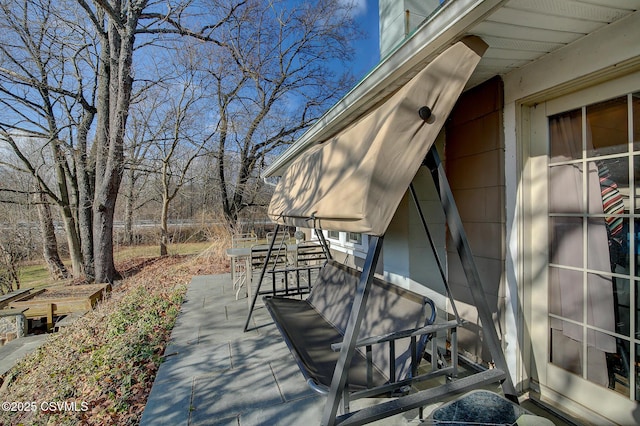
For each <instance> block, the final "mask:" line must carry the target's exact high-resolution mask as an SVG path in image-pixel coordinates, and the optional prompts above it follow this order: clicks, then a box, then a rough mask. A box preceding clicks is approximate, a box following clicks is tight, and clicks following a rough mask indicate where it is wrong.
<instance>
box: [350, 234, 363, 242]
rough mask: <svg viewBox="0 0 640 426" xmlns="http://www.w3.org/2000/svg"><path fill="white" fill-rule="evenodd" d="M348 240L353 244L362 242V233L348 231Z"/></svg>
mask: <svg viewBox="0 0 640 426" xmlns="http://www.w3.org/2000/svg"><path fill="white" fill-rule="evenodd" d="M349 242H351V243H355V244H362V234H358V233H356V232H349Z"/></svg>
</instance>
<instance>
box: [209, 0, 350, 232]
mask: <svg viewBox="0 0 640 426" xmlns="http://www.w3.org/2000/svg"><path fill="white" fill-rule="evenodd" d="M351 12H352V11H351V9H350V6H349V5H348V2H344V1H340V0H320V1H316V2H313V4H311V3H306V2H305V3H296V4H295V5H294V4H292V3H291V2H260V1H252V2H247V4H246V5H245V7H243V8H242V9H241V10H239V11H238V12H237V13H236V14H235V15H234V16H233V17H232V19H230V20H229V21H228V22H227V23H225V25H226V27H225V28H226V31H224V33H223V34H224V39H223V43H221V44H220V45H210V46H207V49H208V51H207V53H206V56H205V57H206V58H208V62H206V63H205V66H206V68H205V71H206V72H207V73H208V75H209V76H210V78H211V79H212V80H213V81H214V86H213V87H214V88H213V90H212V92H213V93H212V96H213V97H214V98H215V106H216V107H217V110H216V111H215V114H216V115H217V125H216V127H215V129H214V131H213V134H214V135H215V139H216V144H217V146H216V148H215V152H214V155H215V157H216V160H217V171H216V173H217V177H218V180H217V182H218V190H219V192H220V196H221V199H222V210H223V212H224V215H225V217H226V219H227V221H228V222H229V223H230V224H232V225H233V224H235V222H236V221H237V219H238V214H239V213H240V212H241V211H242V210H243V209H245V208H246V207H249V206H252V205H255V201H256V198H255V197H256V189H257V188H259V187H260V183H258V182H257V179H258V174H259V171H260V169H261V168H262V167H263V166H264V165H265V162H266V161H267V160H268V159H269V157H270V156H271V155H274V153H276V152H278V150H279V149H281V148H282V147H283V146H285V145H287V144H289V143H291V142H292V141H293V140H294V139H295V138H296V137H297V136H299V135H300V133H301V132H302V131H303V130H305V129H306V128H307V127H308V126H309V125H310V124H311V123H313V122H314V121H315V120H316V119H317V118H318V117H319V116H320V115H321V114H322V113H323V112H324V110H325V109H326V108H327V107H328V106H329V105H330V104H331V103H332V102H334V101H335V100H336V99H337V98H338V97H339V96H341V95H342V94H343V93H344V92H345V91H346V89H347V88H348V87H349V86H350V85H351V84H352V80H351V78H350V76H349V75H348V74H336V72H335V62H337V61H344V60H348V59H349V58H350V56H351V54H352V52H351V48H350V42H351V40H353V38H354V37H357V36H358V32H357V27H356V25H355V24H354V22H353V20H352V13H351ZM332 62H333V65H334V67H333V68H332V67H331V65H332Z"/></svg>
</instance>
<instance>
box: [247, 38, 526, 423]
mask: <svg viewBox="0 0 640 426" xmlns="http://www.w3.org/2000/svg"><path fill="white" fill-rule="evenodd" d="M486 48H487V45H486V44H485V43H484V42H483V41H482V40H481V39H479V38H478V37H466V38H464V39H462V40H460V41H459V42H457V43H455V44H454V45H452V46H451V47H449V48H448V49H447V50H446V51H444V52H442V53H440V54H439V55H438V56H437V57H436V58H435V59H434V60H433V61H432V62H430V63H429V64H428V65H427V66H426V67H425V68H424V69H423V70H422V71H420V72H419V73H418V74H417V75H416V76H415V77H413V78H412V79H411V80H410V81H409V82H408V83H406V84H405V86H404V87H402V88H401V89H400V90H399V91H397V92H396V93H395V94H393V95H392V96H391V97H389V98H388V99H387V100H386V101H385V102H384V103H383V104H381V105H380V106H378V107H377V108H376V109H375V110H374V111H373V112H371V113H370V114H368V115H366V116H365V117H364V118H362V119H360V120H359V121H357V122H356V123H354V124H353V125H351V126H350V127H348V128H347V129H345V130H344V131H342V132H341V133H340V134H338V135H337V136H335V137H333V138H332V139H330V140H328V141H326V142H324V143H322V144H318V145H316V146H314V147H312V148H311V149H309V150H308V151H307V152H306V153H305V154H303V155H302V156H300V157H299V158H298V159H297V160H296V161H294V162H293V163H292V164H291V165H290V166H289V167H288V169H287V170H286V172H285V174H284V175H283V176H282V178H281V180H280V182H279V184H278V186H277V188H276V190H275V193H274V195H273V198H272V200H271V204H270V207H269V215H270V217H271V218H272V220H274V222H276V223H277V227H276V232H278V231H279V230H280V229H281V227H282V226H285V225H286V226H297V227H305V228H310V227H312V228H314V229H316V234H317V235H318V236H321V235H322V232H321V231H322V230H323V229H325V230H338V231H347V232H354V233H362V234H367V235H369V249H368V253H367V256H366V259H365V262H364V265H363V268H362V271H356V270H354V269H352V268H349V267H347V266H345V265H341V264H338V263H337V262H335V261H334V260H332V259H330V255H328V260H327V261H326V263H325V264H324V266H322V268H321V270H320V272H319V273H318V276H317V278H316V280H315V283H314V284H313V287H311V285H309V287H310V288H309V295H308V297H307V298H306V299H302V298H301V297H300V295H296V296H295V297H292V296H291V295H282V294H276V292H275V289H274V291H273V293H272V294H265V292H264V291H262V290H261V286H262V281H263V278H264V276H265V274H266V272H267V270H268V267H269V266H268V265H269V261H268V256H267V260H265V262H264V265H263V268H262V271H261V277H260V280H259V282H258V285H257V290H256V291H255V293H254V294H253V300H252V304H251V309H250V312H249V315H248V318H247V322H246V325H245V330H247V328H248V325H249V322H250V319H251V316H252V313H253V309H254V308H255V305H256V300H257V298H258V297H259V296H260V295H262V296H265V297H263V300H264V303H265V305H266V307H267V309H268V310H269V313H270V314H271V316H272V318H273V320H274V322H275V324H276V326H277V327H278V329H279V331H280V332H281V334H282V335H283V338H284V340H285V342H286V343H287V345H288V346H289V349H290V350H291V352H292V354H293V355H294V358H295V359H296V361H297V362H298V366H299V367H300V370H301V372H302V374H303V375H304V377H305V379H306V380H307V382H308V383H309V385H310V386H311V387H312V388H313V389H314V390H316V391H318V392H320V393H323V394H326V395H327V403H326V405H325V408H324V412H323V417H322V420H321V424H322V425H356V424H366V423H369V422H372V421H375V420H379V419H382V418H386V417H389V416H392V415H395V414H399V413H402V412H405V411H408V410H411V409H415V408H421V407H423V406H425V405H427V404H431V403H434V402H438V401H442V400H443V399H444V398H447V397H450V396H452V395H456V394H460V393H464V392H467V391H470V390H473V389H477V388H479V387H482V386H485V385H487V384H490V383H496V382H499V383H501V385H502V389H503V393H504V395H505V396H506V398H508V399H509V400H511V401H513V402H515V403H517V397H516V392H515V389H514V386H513V383H512V382H511V377H510V375H509V373H508V369H507V364H506V360H505V357H504V354H503V352H502V350H501V347H500V341H499V337H498V334H497V332H496V329H495V326H494V324H493V319H492V316H491V310H490V308H489V305H488V303H487V301H486V299H485V296H484V293H483V289H482V284H481V282H480V276H479V273H478V270H477V267H476V265H475V262H474V259H473V256H472V253H471V249H470V247H469V242H468V240H467V237H466V234H465V231H464V228H463V226H462V221H461V218H460V215H459V212H458V210H457V207H456V205H455V201H454V199H453V195H452V192H451V188H450V187H449V184H448V181H447V178H446V175H445V173H444V169H443V167H442V163H441V161H440V158H439V156H438V152H437V150H436V148H435V145H434V141H435V139H436V137H437V135H438V133H439V132H440V130H441V128H442V126H443V125H444V122H445V119H446V118H447V116H448V115H449V113H450V111H451V109H452V108H453V106H454V104H455V102H456V100H457V99H458V97H459V95H460V93H461V92H462V90H463V88H464V86H465V84H466V83H467V81H468V79H469V77H470V76H471V74H472V73H473V71H474V69H475V67H476V65H477V64H478V62H479V61H480V58H481V56H482V54H483V53H484V51H485V50H486ZM421 166H425V167H427V168H428V169H429V172H430V174H431V176H432V178H433V180H434V183H435V184H436V188H437V191H438V195H439V197H440V201H441V204H442V207H443V210H444V213H445V216H446V220H447V224H448V226H449V231H450V234H451V238H452V241H453V242H454V244H455V246H456V248H457V251H458V254H459V256H460V260H461V263H462V267H463V269H464V272H465V275H466V278H467V281H468V284H469V288H470V292H471V296H472V298H473V301H474V304H475V306H476V308H477V310H478V315H479V318H480V321H481V323H482V327H483V336H484V339H485V344H486V345H487V347H488V348H489V350H490V353H491V356H492V358H493V363H494V364H495V368H493V369H490V370H486V371H482V372H479V373H476V374H473V375H471V376H468V377H464V378H460V379H457V378H456V376H457V371H458V370H457V366H458V351H457V344H456V335H457V333H456V330H457V327H459V326H461V325H463V324H464V321H463V320H462V318H460V316H459V314H458V310H457V309H456V307H455V300H454V298H453V295H452V294H451V291H450V290H449V285H448V283H447V279H446V274H445V272H444V268H443V266H442V264H441V262H440V260H439V259H438V254H437V252H436V249H435V244H434V242H433V239H432V238H431V235H430V233H429V229H428V227H427V221H426V220H425V217H424V214H423V211H422V209H421V206H420V203H419V201H418V198H417V196H416V191H415V188H414V187H413V185H412V184H411V181H412V180H413V178H414V176H415V175H416V173H417V171H418V169H419V168H420V167H421ZM407 190H408V191H409V192H410V194H411V197H412V199H413V202H414V205H415V207H416V209H417V212H418V215H419V217H420V219H421V222H422V225H423V228H424V230H425V232H426V236H427V239H428V240H429V243H430V246H431V249H432V250H433V253H434V256H435V259H436V262H437V265H438V269H439V275H440V278H441V279H442V280H443V283H444V285H445V290H446V295H447V297H448V299H449V302H450V304H451V308H452V311H453V312H452V313H453V317H454V318H453V319H452V320H450V321H436V308H435V304H434V303H433V302H432V301H431V300H430V299H428V298H425V297H423V296H419V295H417V294H415V293H413V292H410V291H408V290H403V289H400V288H398V287H397V286H393V285H391V284H389V283H386V282H384V281H383V280H381V279H380V278H378V277H375V276H374V273H375V270H376V265H377V262H378V259H379V256H380V252H381V247H382V242H383V239H384V234H385V232H386V230H387V228H388V226H389V223H390V222H391V219H392V217H393V215H394V213H395V211H396V210H397V208H398V205H399V204H400V202H401V200H402V197H403V196H404V194H405V192H406V191H407ZM275 240H276V239H275V238H274V239H273V240H272V242H271V246H270V248H269V252H270V253H271V252H272V251H273V249H274V242H273V241H275ZM320 241H321V243H322V245H323V247H325V250H326V251H327V253H329V252H328V248H327V246H326V242H325V241H324V239H323V238H320ZM438 333H445V334H446V333H448V334H449V338H450V340H451V357H450V362H447V361H446V360H443V359H442V357H441V354H440V352H439V350H438V347H437V342H436V340H437V339H436V336H437V335H438ZM429 342H430V343H431V344H430V348H429V345H428V343H429ZM425 354H427V355H428V356H430V360H431V367H432V368H431V371H427V372H419V371H418V363H419V362H420V359H421V358H422V357H423V356H424V355H425ZM442 375H446V376H447V377H449V378H450V379H451V380H447V381H445V383H444V384H442V385H439V386H437V387H434V388H429V389H426V390H420V391H415V389H414V388H413V387H412V386H413V385H414V384H416V383H417V382H419V381H424V380H427V379H430V378H433V377H437V376H442ZM373 395H387V396H391V397H393V399H390V400H388V401H385V402H382V403H380V404H377V405H373V406H371V407H366V408H363V409H360V410H357V411H349V402H350V401H351V400H353V399H356V398H361V397H368V396H373ZM340 406H342V410H341V414H340V415H338V411H339V408H340Z"/></svg>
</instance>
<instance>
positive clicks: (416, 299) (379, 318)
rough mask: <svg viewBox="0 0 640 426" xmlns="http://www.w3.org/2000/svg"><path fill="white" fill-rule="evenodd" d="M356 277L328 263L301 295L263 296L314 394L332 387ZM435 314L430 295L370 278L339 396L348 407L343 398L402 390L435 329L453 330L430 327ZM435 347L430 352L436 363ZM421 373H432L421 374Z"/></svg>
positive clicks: (452, 323)
mask: <svg viewBox="0 0 640 426" xmlns="http://www.w3.org/2000/svg"><path fill="white" fill-rule="evenodd" d="M359 277H360V272H359V271H357V270H355V269H352V268H349V267H347V266H345V265H342V264H340V263H337V262H335V261H333V260H329V261H328V262H327V263H326V265H325V266H324V267H323V268H322V270H321V271H320V274H319V276H318V278H317V280H316V282H315V283H314V285H313V291H312V292H311V294H310V295H309V297H308V298H307V299H304V300H301V299H296V298H287V297H281V296H267V297H264V301H265V306H266V307H267V309H268V311H269V313H270V314H271V316H272V318H273V320H274V322H275V324H276V326H277V327H278V329H279V330H280V333H281V334H282V336H283V337H284V340H285V342H286V343H287V345H288V346H289V349H290V351H291V353H292V354H293V356H294V358H295V359H296V361H297V363H298V366H299V368H300V370H301V371H302V374H303V375H304V377H305V379H306V380H307V383H308V384H309V385H310V386H311V388H313V389H314V390H316V391H318V392H320V393H325V394H326V393H327V392H328V391H329V388H330V387H331V380H332V378H333V374H334V370H335V366H336V363H337V360H338V357H339V350H340V347H341V345H342V341H343V338H344V333H345V329H346V326H347V322H348V319H349V315H350V312H351V305H352V303H353V299H354V295H355V290H356V286H357V284H358V281H359ZM435 318H436V308H435V305H434V303H433V301H432V300H431V299H429V298H427V297H424V296H421V295H418V294H416V293H414V292H411V291H408V290H405V289H401V288H399V287H397V286H394V285H392V284H389V283H387V282H385V281H383V280H381V279H378V278H375V279H374V281H373V284H372V286H371V290H370V293H369V299H368V302H367V309H366V314H365V316H364V319H363V320H362V325H361V330H360V338H359V339H358V343H357V347H358V349H357V350H356V353H355V355H354V357H353V361H352V363H351V365H350V367H349V371H348V376H347V377H348V379H347V386H346V387H345V395H344V396H343V401H344V405H345V407H344V408H345V410H346V411H348V401H349V400H353V399H357V398H363V397H369V396H374V395H382V394H389V393H396V394H397V393H406V392H407V391H408V388H410V386H408V385H410V384H412V382H413V379H415V378H417V377H418V376H417V367H418V364H419V362H420V360H421V359H422V357H423V355H424V353H425V348H426V346H427V341H428V339H429V338H430V337H431V336H432V335H433V334H434V333H436V332H437V331H439V330H446V329H453V330H455V328H456V327H457V326H458V325H459V324H458V323H456V322H455V321H449V322H446V323H444V324H438V325H435V324H433V323H434V321H435ZM433 348H435V344H434V345H433ZM435 352H436V351H434V350H433V349H432V364H434V365H435V364H437V360H436V359H435V357H436V353H435ZM434 368H435V367H434ZM452 368H455V367H452ZM438 370H439V372H438V373H436V374H435V375H440V374H445V373H452V372H455V369H454V370H452V369H451V368H449V367H447V368H444V369H440V368H439V367H438ZM427 376H430V377H433V376H434V374H431V373H429V374H426V375H421V376H420V377H421V378H422V379H426V377H427ZM399 391H400V392H399Z"/></svg>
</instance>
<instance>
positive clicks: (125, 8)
mask: <svg viewBox="0 0 640 426" xmlns="http://www.w3.org/2000/svg"><path fill="white" fill-rule="evenodd" d="M77 2H78V4H79V5H80V6H81V7H82V9H83V10H84V11H85V12H86V13H87V15H88V16H89V18H90V20H91V22H93V24H94V26H95V30H96V32H97V33H98V34H99V35H100V46H101V52H100V60H99V69H98V90H97V94H98V95H97V99H98V100H97V103H96V109H97V117H98V119H97V128H96V138H95V142H94V144H95V152H96V166H95V192H94V198H93V237H94V265H95V279H96V281H112V280H113V279H114V278H115V277H117V271H116V268H115V264H114V261H113V219H114V213H115V207H116V200H117V197H118V191H119V189H120V183H121V180H122V175H123V171H124V165H125V161H124V141H125V134H126V124H127V119H128V116H129V108H130V106H131V100H132V93H133V83H134V81H135V80H134V75H133V69H134V50H135V48H136V47H137V45H136V41H137V37H138V36H140V35H142V34H146V35H148V36H154V35H156V36H163V37H166V36H168V35H177V36H188V37H191V38H196V39H199V40H202V41H205V42H213V43H217V39H216V38H215V34H214V33H215V30H216V29H217V28H218V27H219V26H220V25H221V23H223V22H225V21H226V20H228V19H229V17H230V16H231V15H233V14H234V12H235V10H236V9H237V8H238V7H239V6H240V5H242V4H243V3H244V2H242V1H240V2H233V3H231V4H229V5H226V4H224V5H222V6H226V7H222V6H220V12H221V13H218V14H215V15H211V16H206V18H205V16H201V18H203V19H204V21H205V22H206V23H205V24H203V25H200V26H199V27H198V29H193V28H192V25H193V23H194V22H196V21H197V20H196V19H195V18H194V16H191V15H190V14H189V13H188V12H187V10H186V9H187V8H188V6H189V2H186V1H184V2H180V1H177V2H175V3H174V2H171V1H169V2H168V3H161V4H160V3H158V4H156V3H152V2H149V1H148V0H131V1H122V0H95V6H94V5H91V4H89V3H87V2H86V1H85V0H77ZM213 5H214V6H215V7H216V8H217V7H218V6H217V2H216V1H215V0H214V1H213ZM155 41H157V39H152V38H149V39H148V40H146V42H147V43H149V45H153V43H154V42H155ZM143 44H144V43H143Z"/></svg>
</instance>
